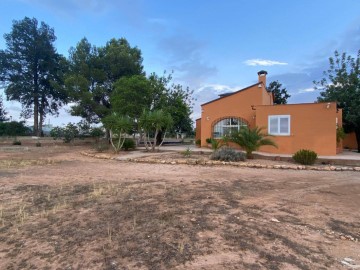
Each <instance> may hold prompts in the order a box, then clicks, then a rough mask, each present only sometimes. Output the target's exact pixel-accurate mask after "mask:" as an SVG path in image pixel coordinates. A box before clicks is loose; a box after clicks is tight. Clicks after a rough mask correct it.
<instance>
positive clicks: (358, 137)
mask: <svg viewBox="0 0 360 270" xmlns="http://www.w3.org/2000/svg"><path fill="white" fill-rule="evenodd" d="M355 137H356V142H357V146H358V149H357V151H358V153H360V127H358V128H356V129H355Z"/></svg>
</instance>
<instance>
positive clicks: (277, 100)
mask: <svg viewBox="0 0 360 270" xmlns="http://www.w3.org/2000/svg"><path fill="white" fill-rule="evenodd" d="M267 90H268V91H269V92H272V93H273V95H274V104H287V100H288V98H290V97H291V95H289V94H288V92H287V90H286V88H285V87H283V88H282V84H281V83H279V81H273V82H271V83H270V84H269V86H268V88H267Z"/></svg>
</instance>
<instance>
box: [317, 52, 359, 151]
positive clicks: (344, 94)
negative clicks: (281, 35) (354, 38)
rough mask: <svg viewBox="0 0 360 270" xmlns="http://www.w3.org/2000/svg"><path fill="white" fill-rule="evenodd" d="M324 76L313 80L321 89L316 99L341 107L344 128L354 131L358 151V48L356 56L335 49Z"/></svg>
mask: <svg viewBox="0 0 360 270" xmlns="http://www.w3.org/2000/svg"><path fill="white" fill-rule="evenodd" d="M329 64H330V66H329V69H328V70H327V71H324V78H323V79H322V80H321V81H318V82H314V83H315V88H316V89H320V90H322V91H321V92H320V97H318V101H320V102H327V101H337V102H338V103H339V105H340V107H341V108H343V119H344V128H345V130H346V131H347V132H351V131H354V132H355V134H356V140H357V144H358V152H359V153H360V109H359V108H360V50H359V51H358V53H357V55H356V57H353V56H351V55H347V54H346V53H345V52H344V53H341V54H340V53H339V52H338V51H335V53H334V57H330V58H329Z"/></svg>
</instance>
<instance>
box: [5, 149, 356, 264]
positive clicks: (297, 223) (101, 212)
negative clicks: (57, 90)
mask: <svg viewBox="0 0 360 270" xmlns="http://www.w3.org/2000/svg"><path fill="white" fill-rule="evenodd" d="M81 150H84V147H63V146H49V147H39V148H35V147H29V150H28V151H10V152H4V151H3V152H1V151H0V269H355V266H356V265H360V210H359V205H360V173H359V172H320V171H293V170H292V171H284V170H268V169H250V168H238V167H225V166H224V167H222V166H217V167H205V166H190V165H165V164H136V163H128V162H121V161H114V160H100V159H93V158H89V157H84V156H81V155H80V154H79V152H80V151H81ZM345 258H347V262H346V261H345V263H347V264H349V265H352V266H346V265H344V263H341V261H343V260H344V259H345ZM349 259H351V260H353V261H351V260H349Z"/></svg>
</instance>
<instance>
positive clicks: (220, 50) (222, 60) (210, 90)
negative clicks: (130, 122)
mask: <svg viewBox="0 0 360 270" xmlns="http://www.w3.org/2000/svg"><path fill="white" fill-rule="evenodd" d="M0 9H1V11H2V12H1V13H2V14H1V17H0V36H1V38H0V49H5V44H4V39H3V38H2V36H3V34H4V33H9V32H10V31H11V25H12V21H13V20H21V19H23V18H24V17H25V16H28V17H35V18H37V19H38V20H39V21H44V22H46V23H47V24H48V25H50V26H51V27H53V28H54V29H55V34H56V36H57V41H56V47H57V49H58V52H59V53H62V54H63V55H65V56H67V55H68V50H69V48H70V47H71V46H75V45H76V44H77V42H79V41H80V39H81V38H83V37H86V38H87V39H88V40H89V41H90V42H91V43H92V44H94V45H97V46H102V45H105V43H106V42H107V41H108V40H110V39H111V38H113V37H114V38H120V37H125V38H126V39H127V40H128V41H129V42H130V44H131V46H137V47H139V48H140V49H141V51H142V53H143V57H144V67H145V70H146V72H147V73H151V72H157V73H159V74H161V73H162V72H163V71H164V70H167V71H171V70H173V71H174V72H175V79H176V81H177V82H179V83H181V84H183V85H184V86H189V87H190V88H191V89H193V90H194V91H195V92H194V98H196V99H197V101H196V103H195V107H194V114H193V117H194V118H197V117H199V115H200V106H199V104H201V103H204V102H207V101H209V100H211V99H214V98H216V97H217V95H218V94H220V93H223V92H229V91H235V90H238V89H240V88H243V87H246V86H248V85H250V84H253V83H255V82H256V81H257V72H258V71H259V70H262V69H265V70H267V71H268V78H267V81H268V82H270V81H273V80H279V81H280V82H281V83H282V84H283V86H285V87H286V88H287V90H288V92H289V93H290V94H291V95H292V97H291V98H290V100H289V101H290V103H299V102H313V101H314V100H315V99H316V97H317V96H318V92H316V91H313V83H312V82H313V80H318V79H320V78H321V76H322V72H323V71H324V70H326V69H327V67H328V60H327V59H328V57H330V56H332V55H333V52H334V51H335V50H339V51H341V52H342V51H345V52H347V53H350V54H355V53H356V51H357V50H359V49H360V13H359V10H360V1H358V0H327V1H325V0H316V1H314V0H311V1H310V0H302V1H285V0H273V1H269V0H258V1H250V0H247V1H245V0H224V1H220V0H216V1H215V0H191V1H190V0H172V1H169V0H167V1H163V0H152V1H151V0H147V1H146V0H112V1H111V0H61V1H58V0H1V2H0ZM5 105H6V109H7V110H8V111H9V112H10V114H11V115H12V116H13V118H14V119H16V118H17V117H18V115H19V108H20V105H19V104H18V103H17V102H6V104H5ZM48 119H50V121H51V123H52V124H55V125H60V124H63V123H67V122H69V121H72V122H74V121H75V122H77V121H78V120H79V119H78V118H73V117H70V116H69V115H68V114H67V113H66V108H65V109H63V110H62V111H61V114H60V116H59V117H58V118H54V117H49V118H48ZM28 122H29V123H31V120H29V121H28Z"/></svg>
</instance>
